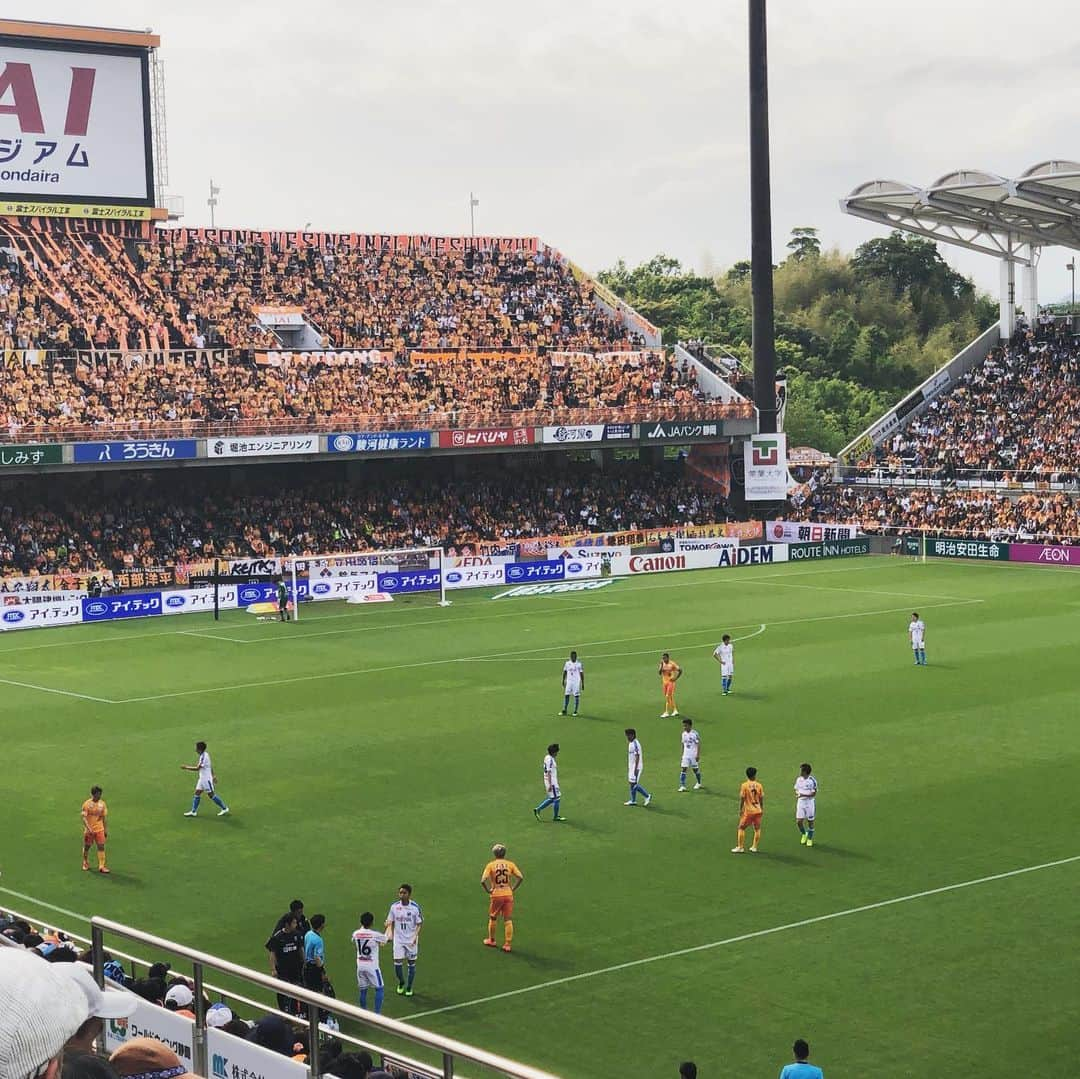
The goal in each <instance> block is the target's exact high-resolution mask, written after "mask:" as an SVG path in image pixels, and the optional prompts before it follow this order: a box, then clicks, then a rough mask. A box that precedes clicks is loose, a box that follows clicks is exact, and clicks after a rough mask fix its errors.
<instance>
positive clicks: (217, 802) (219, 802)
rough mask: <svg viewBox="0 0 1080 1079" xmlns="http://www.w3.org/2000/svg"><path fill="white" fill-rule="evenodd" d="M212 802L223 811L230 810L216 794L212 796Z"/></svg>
mask: <svg viewBox="0 0 1080 1079" xmlns="http://www.w3.org/2000/svg"><path fill="white" fill-rule="evenodd" d="M210 801H211V802H213V803H214V805H216V806H220V807H221V808H222V809H228V808H229V807H228V806H227V805H226V804H225V803H224V802H223V801H222V800H221V799H220V798H219V797H218V796H217V795H216V794H211V795H210Z"/></svg>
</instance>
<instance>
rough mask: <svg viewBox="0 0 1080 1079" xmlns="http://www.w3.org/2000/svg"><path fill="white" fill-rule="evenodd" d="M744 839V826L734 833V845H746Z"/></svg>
mask: <svg viewBox="0 0 1080 1079" xmlns="http://www.w3.org/2000/svg"><path fill="white" fill-rule="evenodd" d="M745 839H746V829H745V828H740V829H739V830H738V831H737V832H736V833H735V846H736V847H744V846H746V844H745V842H744V840H745Z"/></svg>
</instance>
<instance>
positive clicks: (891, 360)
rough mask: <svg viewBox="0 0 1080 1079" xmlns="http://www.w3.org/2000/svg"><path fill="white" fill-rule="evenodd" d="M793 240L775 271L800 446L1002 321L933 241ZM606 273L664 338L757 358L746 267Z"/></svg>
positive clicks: (834, 434) (883, 405) (844, 429)
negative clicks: (827, 247) (836, 245)
mask: <svg viewBox="0 0 1080 1079" xmlns="http://www.w3.org/2000/svg"><path fill="white" fill-rule="evenodd" d="M787 247H788V249H789V251H790V254H789V255H788V257H787V258H786V259H785V260H784V261H783V262H782V263H781V264H780V265H779V266H777V267H776V271H775V275H774V288H775V295H776V351H777V364H778V366H781V367H783V368H784V369H785V370H786V371H787V373H788V378H789V384H788V412H787V430H788V434H789V437H790V440H791V442H792V444H794V445H802V444H809V445H812V446H816V447H817V448H819V449H822V450H826V451H828V452H835V451H836V450H838V449H840V448H841V447H842V446H843V445H844V444H845V443H846V442H848V441H849V440H850V439H851V438H853V437H854V436H855V435H857V434H858V433H859V431H861V430H862V429H863V428H864V427H866V426H867V425H868V424H869V423H871V422H872V421H873V420H874V419H875V418H876V417H877V416H879V415H880V414H881V413H882V412H884V411H885V410H886V409H887V408H889V406H890V405H892V404H894V403H895V402H896V401H897V400H899V399H900V398H901V397H903V396H904V394H906V393H907V392H908V391H909V390H911V389H913V388H914V387H915V386H917V385H918V384H919V382H921V381H922V380H923V379H924V378H926V377H927V375H929V374H930V373H931V372H932V371H934V370H936V369H937V368H938V367H940V366H941V365H942V364H943V363H945V362H946V361H947V360H949V359H950V358H951V357H952V356H953V355H955V354H956V352H957V351H958V350H959V349H960V348H961V347H963V345H965V344H967V342H969V341H970V340H971V339H972V338H973V337H975V336H976V335H977V334H978V333H979V332H980V331H981V330H983V329H985V328H986V327H987V326H988V325H990V324H991V323H992V322H993V321H994V320H995V319H996V318H997V308H996V304H995V303H994V301H993V300H992V299H991V298H990V297H988V296H985V295H980V294H978V293H977V292H976V290H975V287H974V285H973V284H972V283H971V281H970V280H968V279H967V278H965V277H962V276H961V275H960V274H958V273H956V271H955V270H953V269H952V268H951V267H950V266H949V265H948V264H947V263H946V262H945V261H944V259H942V258H941V256H940V255H939V254H938V251H937V248H936V246H935V245H934V244H933V243H932V242H931V241H929V240H924V239H921V238H919V237H908V236H905V235H904V234H902V233H899V232H894V233H893V234H892V235H891V236H887V237H884V238H876V239H873V240H869V241H868V242H867V243H865V244H862V245H861V246H860V247H859V248H858V249H857V250H856V251H855V254H854V255H853V256H851V257H850V258H849V257H847V256H845V255H842V254H840V253H839V252H837V251H828V252H824V253H823V252H822V251H821V243H820V241H819V239H818V237H817V230H816V229H813V228H808V227H800V228H796V229H793V230H792V237H791V240H790V241H789V243H788V245H787ZM599 277H600V280H601V281H602V282H603V283H604V284H605V285H607V286H608V287H609V288H610V289H612V290H613V291H614V292H616V293H617V294H618V295H620V296H622V297H623V298H624V299H625V300H626V301H627V302H628V303H630V304H632V305H633V306H634V307H636V308H637V309H638V310H639V311H640V312H641V313H642V314H643V315H644V316H645V317H646V318H648V319H649V320H651V321H652V322H654V323H655V324H656V325H658V326H660V327H661V328H662V329H663V331H664V337H665V340H667V341H670V342H673V341H676V340H687V339H689V338H702V339H704V340H705V341H707V342H713V343H716V344H722V345H725V346H726V347H728V348H729V349H731V351H732V352H735V353H736V354H737V355H740V356H743V357H747V358H748V357H749V354H750V332H751V319H750V264H749V262H745V261H742V262H737V263H735V265H734V266H732V267H731V268H730V269H729V270H728V271H727V272H726V273H723V274H721V275H719V276H717V277H716V278H710V277H705V276H702V275H699V274H695V273H693V272H691V271H689V270H686V269H684V268H683V266H682V265H681V264H680V263H679V262H678V260H677V259H673V258H671V257H669V256H666V255H657V256H656V257H655V258H652V259H650V260H649V261H648V262H645V263H643V264H642V265H640V266H637V267H635V268H634V269H630V268H628V267H627V266H626V264H625V263H623V262H619V263H617V264H616V265H615V266H614V267H613V268H612V269H610V270H605V271H604V272H602V273H601V274H600V275H599Z"/></svg>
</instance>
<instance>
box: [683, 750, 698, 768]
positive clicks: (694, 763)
mask: <svg viewBox="0 0 1080 1079" xmlns="http://www.w3.org/2000/svg"><path fill="white" fill-rule="evenodd" d="M679 766H680V767H681V768H697V767H698V759H697V757H688V756H687V755H686V754H685V753H684V754H683V758H682V762H681V763H680V765H679Z"/></svg>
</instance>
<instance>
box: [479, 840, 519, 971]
mask: <svg viewBox="0 0 1080 1079" xmlns="http://www.w3.org/2000/svg"><path fill="white" fill-rule="evenodd" d="M491 854H492V859H491V861H490V862H488V864H487V865H486V866H484V872H483V873H482V874H481V875H480V887H481V888H483V889H484V891H485V892H487V894H488V895H489V896H490V897H491V901H490V903H489V905H488V931H487V936H486V937H484V943H485V944H486V945H487V946H488V947H489V948H494V947H496V944H495V928H496V926H497V925H498V924H499V915H500V914H501V915H502V920H503V951H504V952H508V951H510V944H511V942H512V941H513V939H514V892H516V891H517V890H518V888H519V887H520V886H521V882H522V881H523V880H524V879H525V878H524V877H523V876H522V875H521V870H520V869H518V867H517V866H516V865H514V863H513V862H511V861H510V859H509V858H507V857H506V848H505V847H504V846H503V845H502V844H501V843H496V844H495V846H494V847H492V848H491Z"/></svg>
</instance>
